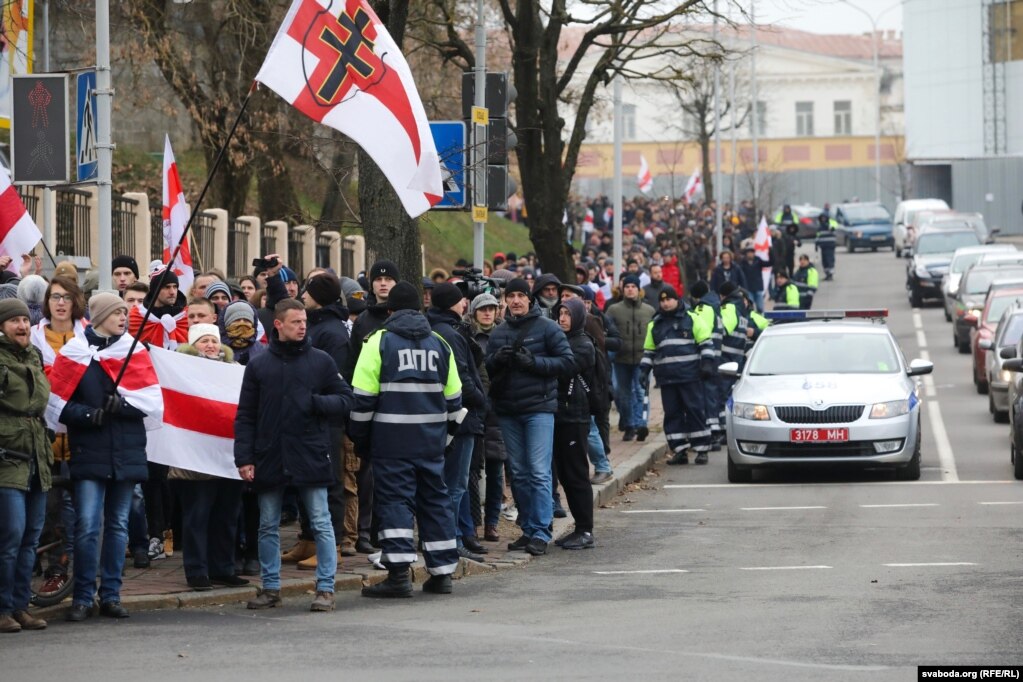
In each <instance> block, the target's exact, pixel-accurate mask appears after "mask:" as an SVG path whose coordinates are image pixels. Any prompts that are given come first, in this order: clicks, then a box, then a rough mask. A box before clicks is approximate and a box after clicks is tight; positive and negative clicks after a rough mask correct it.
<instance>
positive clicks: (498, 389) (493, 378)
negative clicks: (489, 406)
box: [486, 306, 572, 415]
mask: <svg viewBox="0 0 1023 682" xmlns="http://www.w3.org/2000/svg"><path fill="white" fill-rule="evenodd" d="M524 327H527V328H528V331H527V332H526V334H525V336H524V337H523V339H522V347H523V348H526V349H527V350H529V351H530V352H531V353H532V354H533V359H534V360H535V361H536V365H535V366H534V367H533V368H532V369H528V370H527V369H521V368H519V367H517V366H515V365H514V364H510V365H506V364H503V363H501V362H500V360H498V359H497V358H496V355H497V352H498V351H499V350H500V349H501V348H504V347H506V346H508V347H511V346H514V344H515V341H516V339H517V338H518V336H519V332H520V331H521V330H522V329H523V328H524ZM486 363H487V373H488V374H489V375H490V399H491V402H492V403H493V406H494V410H495V411H496V412H497V413H498V414H502V415H516V414H533V413H544V412H545V413H549V414H555V413H556V412H557V411H558V376H559V375H561V374H563V373H564V372H567V371H569V370H570V369H571V366H572V349H571V348H570V347H569V345H568V339H566V338H565V332H563V331H561V327H559V326H558V323H557V322H555V321H554V320H550V319H548V318H546V317H543V315H542V314H541V312H540V309H539V308H538V307H537V306H533V307H532V308H531V309H530V310H529V312H528V313H526V314H525V315H523V316H522V317H514V316H513V315H511V314H509V315H508V316H507V317H506V318H505V321H504V324H502V325H499V326H498V327H497V328H496V329H494V332H493V333H492V334H491V335H490V343H488V344H487V355H486Z"/></svg>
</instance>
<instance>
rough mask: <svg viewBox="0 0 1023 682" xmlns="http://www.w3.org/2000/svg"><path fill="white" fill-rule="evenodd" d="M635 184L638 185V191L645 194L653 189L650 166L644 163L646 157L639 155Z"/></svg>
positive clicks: (652, 176)
mask: <svg viewBox="0 0 1023 682" xmlns="http://www.w3.org/2000/svg"><path fill="white" fill-rule="evenodd" d="M636 184H638V185H639V191H640V192H642V193H643V194H646V193H647V192H649V191H650V190H652V189H653V188H654V175H653V173H651V172H650V165H649V164H647V162H646V157H645V156H643V155H642V154H640V155H639V172H638V173H636Z"/></svg>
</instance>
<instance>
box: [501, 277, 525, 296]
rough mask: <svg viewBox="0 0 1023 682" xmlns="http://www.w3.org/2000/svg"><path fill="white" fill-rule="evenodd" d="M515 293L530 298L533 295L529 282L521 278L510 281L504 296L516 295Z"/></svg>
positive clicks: (505, 288)
mask: <svg viewBox="0 0 1023 682" xmlns="http://www.w3.org/2000/svg"><path fill="white" fill-rule="evenodd" d="M515 292H518V293H520V294H525V295H526V296H529V295H530V293H531V292H530V289H529V282H527V281H526V280H524V279H522V278H521V277H516V278H515V279H513V280H511V281H509V282H508V284H506V285H505V287H504V295H505V296H508V295H509V294H514V293H515Z"/></svg>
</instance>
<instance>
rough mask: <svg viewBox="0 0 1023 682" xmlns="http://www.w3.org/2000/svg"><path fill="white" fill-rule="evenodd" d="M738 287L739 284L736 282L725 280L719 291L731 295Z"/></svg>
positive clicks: (724, 294)
mask: <svg viewBox="0 0 1023 682" xmlns="http://www.w3.org/2000/svg"><path fill="white" fill-rule="evenodd" d="M738 288H739V285H738V284H736V283H735V282H723V283H722V284H721V286H719V287H718V293H719V294H720V295H721V296H731V295H732V294H734V293H735V292H736V290H738Z"/></svg>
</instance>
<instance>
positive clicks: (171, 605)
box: [32, 441, 668, 620]
mask: <svg viewBox="0 0 1023 682" xmlns="http://www.w3.org/2000/svg"><path fill="white" fill-rule="evenodd" d="M667 447H668V446H667V444H666V443H665V442H664V441H660V442H651V443H648V444H647V445H645V446H643V448H642V449H640V450H639V452H637V453H636V454H635V455H633V456H632V457H631V458H629V459H628V460H626V461H625V462H623V463H622V464H620V465H618V467H617V472H616V473H615V477H614V478H613V479H611V480H610V481H608V482H607V483H604V484H602V485H595V486H593V506H594V507H595V508H599V507H601V506H602V505H605V504H607V503H608V502H609V501H610V500H611V499H613V498H614V497H616V496H617V495H618V494H619V493H620V492H622V491H623V490H624V489H625V486H627V485H628V484H630V483H633V482H635V481H638V480H639V479H641V478H643V476H644V474H646V471H647V469H649V468H650V466H651V465H652V464H653V463H654V460H655V459H656V458H657V457H659V456H660V455H662V454H664V452H665V451H666V450H667ZM571 529H572V521H571V520H569V519H554V533H553V536H554V538H561V537H564V536H566V535H568V533H569V532H570V531H571ZM494 556H495V558H494V559H493V560H492V561H487V562H485V563H478V562H475V561H469V560H467V559H461V560H460V561H459V567H458V568H457V569H456V570H455V573H454V575H453V576H452V578H454V579H455V580H459V579H461V578H464V577H469V576H473V575H483V574H486V573H496V572H497V571H502V570H508V569H511V568H522V567H524V566H526V565H527V564H529V563H530V562H531V561H532V560H533V559H534V558H536V557H533V556H532V555H530V554H527V553H525V552H508V553H507V554H504V555H501V554H495V555H494ZM386 577H387V573H386V572H385V571H373V572H366V573H341V574H339V575H337V576H336V577H335V580H334V585H335V587H334V589H335V590H336V591H338V592H348V591H353V590H360V589H362V587H363V586H364V585H366V586H368V585H373V584H375V583H378V582H380V581H382V580H384V579H385V578H386ZM428 577H429V574H428V573H427V572H426V566H425V565H424V564H423V563H422V561H419V562H417V563H415V564H413V566H412V581H413V582H414V583H422V582H424V581H425V580H426V579H427V578H428ZM315 589H316V581H315V580H306V579H290V580H283V581H281V596H282V597H297V596H301V595H303V594H310V595H311V594H313V592H314V590H315ZM256 595H257V589H256V587H255V586H250V587H243V588H221V589H215V590H211V591H209V592H180V593H176V594H158V595H137V596H129V597H124V598H122V599H121V603H122V604H123V605H124V606H125V607H126V608H127V609H128V610H129V611H157V610H162V609H184V608H198V607H204V606H221V605H227V604H240V603H243V602H247V601H249V600H250V599H253V598H255V597H256ZM70 609H71V603H70V602H67V601H65V602H63V603H61V604H57V605H56V606H47V607H43V608H39V609H33V610H32V614H33V615H34V616H37V617H40V618H46V619H49V620H63V618H64V615H65V614H66V613H67V612H68V611H69V610H70Z"/></svg>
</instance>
